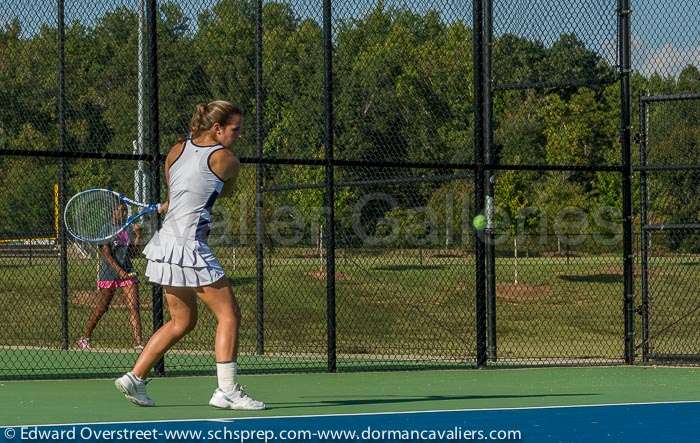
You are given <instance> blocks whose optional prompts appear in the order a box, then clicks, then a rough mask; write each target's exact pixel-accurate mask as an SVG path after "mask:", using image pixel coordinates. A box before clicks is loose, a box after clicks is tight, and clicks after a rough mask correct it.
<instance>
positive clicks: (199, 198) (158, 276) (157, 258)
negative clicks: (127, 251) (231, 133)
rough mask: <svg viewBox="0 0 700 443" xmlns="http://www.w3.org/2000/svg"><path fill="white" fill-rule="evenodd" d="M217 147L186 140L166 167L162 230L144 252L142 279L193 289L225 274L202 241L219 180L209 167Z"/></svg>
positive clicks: (212, 281)
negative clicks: (166, 195)
mask: <svg viewBox="0 0 700 443" xmlns="http://www.w3.org/2000/svg"><path fill="white" fill-rule="evenodd" d="M219 149H224V148H223V147H222V146H221V145H214V146H198V145H195V144H194V143H192V142H191V141H190V140H188V141H187V142H186V143H185V147H184V149H183V150H182V153H181V154H180V156H179V157H178V158H177V159H176V160H175V161H174V162H173V163H172V164H171V165H170V176H169V181H168V189H169V202H170V205H169V207H168V213H167V214H166V215H165V219H164V220H163V225H162V227H161V229H160V230H159V231H158V232H156V234H155V235H154V236H153V238H152V239H151V241H149V242H148V244H147V245H146V247H145V248H144V250H143V254H144V255H145V256H146V258H147V259H148V264H147V266H146V277H148V280H149V281H151V282H152V283H157V284H159V285H163V286H178V287H188V288H195V287H200V286H207V285H210V284H212V283H214V282H215V281H217V280H219V279H220V278H222V277H223V276H224V269H223V268H222V267H221V264H220V263H219V261H218V260H217V259H216V257H214V254H213V252H212V251H211V249H210V248H209V245H208V244H207V237H208V235H209V230H210V227H211V209H212V207H213V206H214V202H215V201H216V198H217V197H218V196H219V194H220V193H221V190H222V189H223V186H224V182H223V180H221V179H220V178H219V177H218V176H217V175H216V174H214V172H212V170H211V169H210V168H209V158H210V157H211V155H212V154H213V153H214V152H216V151H218V150H219Z"/></svg>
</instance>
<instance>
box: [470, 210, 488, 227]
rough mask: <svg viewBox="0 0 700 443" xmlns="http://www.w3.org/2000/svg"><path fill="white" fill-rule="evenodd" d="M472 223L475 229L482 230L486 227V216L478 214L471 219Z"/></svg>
mask: <svg viewBox="0 0 700 443" xmlns="http://www.w3.org/2000/svg"><path fill="white" fill-rule="evenodd" d="M472 225H473V226H474V229H476V230H477V231H483V230H484V229H486V216H485V215H484V214H479V215H477V216H476V217H474V219H473V220H472Z"/></svg>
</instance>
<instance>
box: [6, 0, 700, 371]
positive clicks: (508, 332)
mask: <svg viewBox="0 0 700 443" xmlns="http://www.w3.org/2000/svg"><path fill="white" fill-rule="evenodd" d="M699 15H700V9H698V7H697V5H695V4H693V3H692V2H691V1H690V0H682V1H680V2H677V3H674V4H668V3H664V2H660V1H651V2H648V1H647V2H636V1H630V0H619V1H616V0H586V1H583V2H581V1H578V2H573V1H563V2H556V3H551V2H532V1H521V0H474V1H466V0H463V1H462V0H460V1H442V0H411V1H404V0H384V1H375V0H372V1H363V2H351V1H346V0H332V1H330V0H326V1H321V0H317V1H310V0H296V1H268V0H264V1H262V0H259V1H252V0H201V1H200V0H171V1H154V0H101V1H98V2H93V3H92V4H91V5H90V7H87V6H86V4H85V3H84V2H76V1H73V0H56V2H54V3H37V2H34V3H31V2H29V1H27V0H11V1H9V2H3V3H2V4H0V17H2V18H0V54H1V55H2V57H1V59H2V60H5V62H4V63H3V62H0V88H1V89H2V90H3V91H4V92H5V94H4V95H3V96H4V98H5V99H4V100H3V105H2V106H0V171H1V172H2V174H0V294H2V295H3V298H4V300H5V303H4V307H3V309H2V310H0V319H1V320H2V321H3V324H4V325H5V328H4V329H3V332H1V333H0V378H13V377H65V376H75V377H85V376H93V375H114V374H118V373H121V372H123V371H125V370H128V369H129V368H130V367H131V364H132V363H133V361H134V360H135V358H136V356H137V354H138V347H135V346H136V345H137V344H138V342H139V338H140V341H141V342H142V343H145V341H146V340H147V339H148V337H149V336H150V335H151V334H152V333H153V331H154V330H155V329H156V328H158V327H159V326H160V325H162V324H163V323H164V322H167V321H168V318H169V317H168V312H167V306H165V307H164V304H163V300H162V293H161V291H160V289H159V288H152V287H151V285H150V284H148V282H146V281H145V280H142V281H141V282H140V284H139V285H138V286H136V288H135V291H131V292H130V291H122V290H117V291H115V292H114V294H112V295H110V296H107V295H105V294H103V293H101V292H100V291H98V289H97V287H96V280H97V271H98V266H99V263H100V260H101V257H100V251H99V250H98V249H97V248H95V247H93V246H89V245H86V244H83V243H79V242H75V241H73V240H72V239H71V238H70V237H69V236H67V234H66V233H65V232H64V229H63V226H62V221H61V213H62V208H63V206H64V205H65V203H66V201H67V199H68V198H70V196H71V195H73V194H75V193H76V192H79V191H81V190H84V189H88V188H93V187H100V188H112V189H115V190H119V191H121V192H123V193H124V194H127V195H130V196H134V197H136V199H137V200H144V201H145V200H152V199H156V198H157V196H158V195H160V198H162V197H163V196H165V195H166V194H165V187H164V185H163V175H162V158H163V156H164V155H165V153H167V152H168V149H169V148H170V146H172V145H173V144H174V143H175V142H176V141H177V140H178V139H179V138H181V137H186V136H187V135H188V134H187V133H188V124H189V120H190V117H191V114H192V112H193V109H194V107H195V105H196V104H197V103H200V102H208V101H211V100H212V99H215V98H223V99H227V100H230V101H232V102H234V103H236V104H237V105H238V106H240V107H241V109H242V110H243V113H244V120H243V133H242V137H241V138H240V140H239V141H238V142H237V144H236V145H235V147H234V150H235V153H236V154H237V156H238V157H239V158H241V160H242V163H243V165H244V166H243V167H242V171H241V174H240V177H239V181H238V187H237V188H238V192H237V193H236V194H234V195H233V196H231V197H225V198H221V199H219V201H218V202H217V205H216V206H215V208H214V216H213V219H214V225H213V229H212V232H211V235H210V244H211V246H212V248H213V249H214V252H215V254H216V255H217V257H218V258H219V259H220V261H221V262H222V265H223V266H224V268H225V269H226V271H227V274H228V277H229V279H230V280H231V282H232V284H233V287H234V293H235V295H236V297H237V299H238V301H239V304H240V306H241V309H242V318H243V323H242V328H241V337H240V338H241V355H240V359H239V360H240V364H241V367H242V369H243V370H244V371H258V372H275V371H334V370H365V369H394V368H424V367H480V366H486V365H488V366H523V365H542V364H544V365H590V364H618V363H620V364H621V363H625V362H626V363H633V362H635V361H641V362H644V363H647V362H653V363H666V362H684V363H688V362H690V363H693V362H695V361H696V359H697V356H698V351H697V347H696V346H694V345H693V343H695V342H696V341H697V337H696V335H697V334H695V333H694V332H693V331H696V330H698V328H697V326H698V321H699V319H700V317H699V316H698V310H699V308H698V306H696V305H697V303H696V301H695V300H696V299H697V297H695V296H696V295H698V294H696V292H697V290H696V289H695V288H696V287H697V286H698V285H697V282H698V281H699V278H700V274H698V269H700V267H698V264H699V263H700V261H699V259H698V257H700V255H698V254H699V251H698V248H699V245H700V242H699V241H698V225H699V224H700V212H699V211H700V203H699V202H700V200H698V198H697V196H696V193H695V189H697V188H698V184H699V180H700V178H699V176H698V173H699V168H700V166H699V164H698V160H700V158H698V154H697V152H698V149H697V147H698V143H700V136H699V135H698V128H699V127H700V126H699V125H700V120H699V119H698V118H699V117H700V115H699V114H698V111H697V104H698V100H700V95H698V94H700V74H699V73H698V69H699V68H700V62H699V61H698V54H699V51H700V49H699V48H700V43H699V42H700V32H699V31H698V29H697V26H695V25H694V24H695V23H696V22H697V19H698V18H700V17H698V16H699ZM154 25H155V26H154ZM154 43H157V45H155V44H154ZM633 135H634V137H633ZM331 207H332V208H333V211H330V209H329V208H331ZM478 214H484V215H485V216H486V219H487V223H486V229H482V228H483V226H479V227H478V228H479V229H475V227H474V226H473V225H472V220H473V219H474V217H475V216H476V215H478ZM154 229H155V223H154V222H146V223H144V234H143V241H142V242H140V244H136V245H135V247H134V248H133V250H132V255H133V258H132V260H133V264H134V268H135V270H136V271H138V272H139V273H140V274H141V275H143V271H144V269H145V259H144V258H142V256H141V255H140V253H139V250H140V248H141V247H142V246H143V243H145V242H146V241H147V240H148V239H149V238H150V236H151V235H152V233H153V230H154ZM633 231H634V232H633ZM633 233H634V237H633V236H632V234H633ZM634 259H636V261H633V260H634ZM107 301H110V302H111V303H110V306H109V309H107V310H106V311H105V309H104V307H105V305H106V303H107ZM103 311H105V312H104V313H103ZM102 313H103V315H102ZM100 315H101V317H100ZM98 317H100V318H99V322H97V323H96V326H95V327H94V329H93V325H94V324H95V320H96V319H97V318H98ZM214 327H215V319H214V318H213V316H212V315H211V313H209V311H208V310H207V309H206V308H204V306H203V305H202V304H201V303H200V316H199V321H198V326H197V328H196V329H195V330H194V331H192V332H191V333H190V334H188V335H187V336H186V337H185V338H184V339H183V340H182V341H181V342H179V343H178V344H177V345H176V346H175V347H174V348H173V349H172V351H171V352H169V353H168V354H167V355H166V357H165V360H164V365H162V366H158V367H157V368H156V372H157V373H168V374H178V373H209V372H211V371H213V362H214V355H213V340H214ZM139 330H140V331H139ZM86 336H88V337H89V338H90V341H89V344H90V346H89V348H88V347H87V346H85V345H84V342H82V343H81V341H80V340H79V339H81V338H83V337H86ZM139 336H140V337H139Z"/></svg>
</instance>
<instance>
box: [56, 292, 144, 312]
mask: <svg viewBox="0 0 700 443" xmlns="http://www.w3.org/2000/svg"><path fill="white" fill-rule="evenodd" d="M98 299H99V294H98V292H97V289H91V290H86V291H75V292H73V294H72V295H71V296H70V299H69V300H70V302H71V304H74V305H76V306H83V307H86V308H94V307H95V305H96V304H97V300H98ZM112 308H116V309H126V308H127V305H126V300H125V299H124V293H123V292H122V291H117V293H116V294H115V295H114V298H113V299H112V303H111V304H110V309H112ZM144 309H151V305H150V303H144V302H143V301H141V310H144Z"/></svg>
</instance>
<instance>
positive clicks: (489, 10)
mask: <svg viewBox="0 0 700 443" xmlns="http://www.w3.org/2000/svg"><path fill="white" fill-rule="evenodd" d="M483 2H484V3H483V8H484V22H483V33H484V39H483V41H482V48H483V51H482V52H483V59H482V63H483V66H482V68H483V70H484V74H483V77H482V81H483V83H484V97H483V100H484V101H483V114H482V118H483V119H484V132H483V137H484V140H483V143H484V162H485V163H486V164H487V165H491V164H493V163H495V159H496V158H495V155H494V152H493V100H492V98H493V88H492V78H491V67H492V65H491V47H492V43H493V2H492V0H483ZM484 172H485V174H486V218H487V225H486V231H485V232H484V234H485V235H484V241H485V242H486V313H487V315H486V317H487V325H488V330H487V335H486V337H487V340H488V358H489V359H491V360H492V361H496V359H497V357H498V354H497V347H496V244H495V237H496V236H495V226H494V220H493V217H494V209H495V208H494V188H495V181H496V171H495V170H493V169H488V170H485V171H484Z"/></svg>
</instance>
